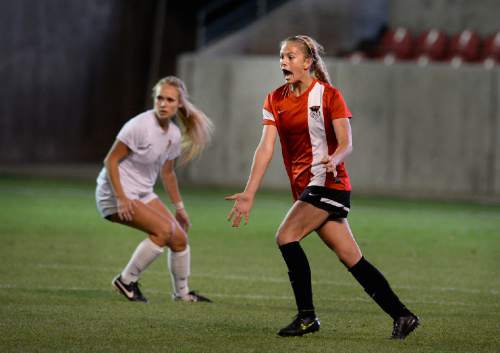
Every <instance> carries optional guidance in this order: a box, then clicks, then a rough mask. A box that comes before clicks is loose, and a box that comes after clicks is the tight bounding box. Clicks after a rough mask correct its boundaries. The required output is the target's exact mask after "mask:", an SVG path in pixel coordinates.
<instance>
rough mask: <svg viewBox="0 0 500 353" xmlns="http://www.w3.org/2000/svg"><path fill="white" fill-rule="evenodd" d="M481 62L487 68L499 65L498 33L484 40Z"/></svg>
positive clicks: (499, 35)
mask: <svg viewBox="0 0 500 353" xmlns="http://www.w3.org/2000/svg"><path fill="white" fill-rule="evenodd" d="M481 60H482V61H483V63H484V65H486V66H489V67H493V66H494V65H495V64H496V65H499V64H500V31H498V32H496V33H493V34H492V35H490V36H489V37H487V38H486V39H485V40H484V43H483V48H482V50H481Z"/></svg>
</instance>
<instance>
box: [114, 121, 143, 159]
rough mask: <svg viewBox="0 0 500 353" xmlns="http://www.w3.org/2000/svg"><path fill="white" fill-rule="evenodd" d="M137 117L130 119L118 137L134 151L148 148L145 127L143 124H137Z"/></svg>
mask: <svg viewBox="0 0 500 353" xmlns="http://www.w3.org/2000/svg"><path fill="white" fill-rule="evenodd" d="M136 122H137V121H136V120H135V119H132V120H129V121H128V122H127V123H126V124H125V125H123V127H122V129H121V130H120V132H119V133H118V136H117V137H116V138H117V139H118V140H120V141H121V142H123V143H124V144H126V145H127V147H128V148H130V149H131V150H132V151H133V152H136V153H137V152H138V151H139V150H142V149H144V148H147V141H146V138H145V136H144V129H143V128H142V126H141V124H137V123H136Z"/></svg>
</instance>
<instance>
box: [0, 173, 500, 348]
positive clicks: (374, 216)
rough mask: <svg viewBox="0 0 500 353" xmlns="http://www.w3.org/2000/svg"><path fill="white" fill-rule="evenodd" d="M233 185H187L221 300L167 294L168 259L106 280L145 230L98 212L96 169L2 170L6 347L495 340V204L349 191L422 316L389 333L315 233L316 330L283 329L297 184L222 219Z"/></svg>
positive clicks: (463, 344)
mask: <svg viewBox="0 0 500 353" xmlns="http://www.w3.org/2000/svg"><path fill="white" fill-rule="evenodd" d="M234 191H237V190H218V189H200V188H193V189H190V188H188V187H184V188H183V195H184V199H185V203H186V205H187V209H188V212H189V213H190V216H191V220H192V223H193V228H192V230H191V232H190V243H191V247H192V276H191V280H190V287H191V288H192V289H197V290H199V291H200V293H202V294H205V295H207V296H208V297H210V298H212V299H213V300H214V303H213V304H204V303H198V304H187V303H179V302H173V301H171V299H170V292H171V287H170V278H169V275H168V272H167V270H166V260H165V258H161V259H159V260H157V261H156V262H155V263H153V264H152V266H151V267H150V268H149V269H148V270H147V271H146V272H145V273H144V275H143V276H142V278H141V284H142V289H143V292H144V294H145V295H146V296H147V297H148V299H149V300H150V303H149V304H147V305H144V304H140V303H130V302H127V301H125V300H124V299H123V298H122V297H120V296H119V295H118V294H116V293H114V292H113V290H112V288H111V286H110V281H111V279H112V277H113V276H114V275H115V274H116V273H118V272H119V271H120V270H121V268H122V267H123V266H124V265H125V264H126V262H127V261H128V259H129V257H130V255H131V253H132V251H133V250H134V249H135V247H136V245H137V244H138V242H139V241H140V240H141V239H142V238H143V236H142V235H141V234H140V233H139V232H138V231H136V230H133V229H129V228H127V227H123V226H119V225H115V224H111V223H109V222H106V221H104V220H101V219H100V217H99V216H98V214H97V211H96V210H95V203H94V197H93V192H94V185H93V183H88V182H70V181H64V180H51V179H41V180H40V179H35V178H13V177H0V207H1V212H0V240H1V247H0V259H1V263H0V265H1V266H0V352H23V353H25V352H351V353H352V352H455V353H456V352H498V351H500V348H499V347H500V339H499V333H500V300H499V299H500V294H499V292H500V207H499V206H482V205H473V204H466V203H443V202H423V201H418V202H417V201H402V200H395V199H375V198H354V200H353V208H352V212H351V215H350V216H349V217H350V222H351V227H352V229H353V231H354V233H355V235H356V237H357V240H358V243H359V244H360V246H361V248H362V250H363V252H364V255H365V256H366V257H367V258H368V259H369V260H370V261H371V262H372V263H374V264H375V265H376V266H377V267H378V268H379V269H380V270H381V271H382V272H383V273H384V274H385V275H386V277H387V278H388V279H389V281H390V283H391V285H392V286H393V288H394V289H395V290H396V292H397V293H398V294H399V295H400V297H401V298H402V300H403V301H404V302H405V303H406V304H407V305H408V307H409V308H410V309H411V310H413V311H415V312H416V313H417V314H418V315H420V317H421V318H422V325H421V327H419V328H418V329H417V331H416V332H414V333H413V334H411V335H410V336H409V337H408V338H407V339H406V340H404V341H393V340H388V339H387V337H388V336H389V335H390V331H391V328H392V323H391V320H390V319H389V318H388V317H387V316H386V315H385V314H384V313H383V312H382V311H381V310H380V309H379V308H378V307H377V306H376V305H375V304H374V303H373V302H372V301H371V299H370V298H368V296H367V295H366V294H365V293H364V292H363V290H362V289H361V288H360V287H359V285H358V284H357V283H356V282H355V281H354V279H353V278H352V277H351V276H350V275H349V273H348V272H347V271H346V270H345V268H344V267H343V266H342V265H341V264H340V263H339V262H338V260H337V259H336V257H335V255H334V254H333V253H331V252H330V251H329V250H328V249H327V248H326V246H324V245H323V243H322V242H321V241H320V240H319V239H318V238H317V236H315V235H314V234H312V235H311V236H309V237H308V238H307V239H305V240H304V241H303V242H302V244H303V246H304V248H305V250H306V253H307V254H308V257H309V260H310V263H311V268H312V273H313V290H314V295H315V305H316V310H317V313H318V316H319V317H320V320H321V322H322V326H321V330H320V331H319V332H318V333H315V334H313V335H308V336H305V337H303V338H286V339H284V338H279V337H277V336H276V335H275V333H276V331H277V330H278V329H279V328H281V327H282V326H284V325H285V324H288V323H289V321H290V320H291V319H292V316H293V314H294V301H293V298H292V296H291V289H290V285H289V283H288V277H287V274H286V268H285V265H284V263H283V261H282V259H281V256H280V254H279V251H278V249H277V248H276V246H275V244H274V232H275V230H276V228H277V227H278V225H279V223H280V222H281V219H282V218H283V216H284V214H285V213H286V211H287V209H288V207H289V206H290V198H289V195H288V193H286V192H283V193H278V192H262V193H259V195H258V198H257V201H256V204H255V206H254V209H253V211H252V214H251V218H250V223H249V224H248V225H247V226H243V227H242V228H241V229H233V228H231V227H230V225H229V224H228V223H227V221H226V220H225V217H226V214H227V213H228V211H229V209H230V207H231V204H230V203H229V202H226V201H224V199H223V196H224V195H225V194H228V193H230V192H234Z"/></svg>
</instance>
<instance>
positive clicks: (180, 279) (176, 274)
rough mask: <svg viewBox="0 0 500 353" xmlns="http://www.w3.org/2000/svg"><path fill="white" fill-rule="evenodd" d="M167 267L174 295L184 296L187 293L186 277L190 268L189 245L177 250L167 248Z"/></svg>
mask: <svg viewBox="0 0 500 353" xmlns="http://www.w3.org/2000/svg"><path fill="white" fill-rule="evenodd" d="M168 268H169V270H170V275H171V276H172V287H173V289H174V293H175V295H176V296H178V297H184V296H186V295H187V294H188V293H189V286H188V277H189V274H190V269H191V251H190V248H189V245H187V246H186V249H184V250H183V251H179V252H173V251H172V250H170V249H168Z"/></svg>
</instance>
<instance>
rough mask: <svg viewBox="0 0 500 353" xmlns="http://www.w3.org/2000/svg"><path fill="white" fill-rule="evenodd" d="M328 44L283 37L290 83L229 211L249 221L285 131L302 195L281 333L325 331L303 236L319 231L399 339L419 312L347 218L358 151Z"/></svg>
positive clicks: (283, 247) (270, 112)
mask: <svg viewBox="0 0 500 353" xmlns="http://www.w3.org/2000/svg"><path fill="white" fill-rule="evenodd" d="M321 51H322V47H321V46H320V45H319V44H318V43H317V42H316V41H315V40H313V39H312V38H311V37H308V36H303V35H301V36H294V37H289V38H287V39H285V40H284V41H283V42H282V43H281V51H280V66H281V70H282V72H283V76H284V79H285V81H286V83H285V84H284V85H282V86H281V87H279V88H277V89H275V90H274V91H272V92H271V93H270V94H269V95H268V96H267V98H266V100H265V101H264V107H263V119H262V124H263V125H264V127H263V131H262V137H261V140H260V143H259V145H258V146H257V149H256V151H255V155H254V160H253V164H252V170H251V172H250V177H249V179H248V182H247V185H246V187H245V190H244V191H243V192H242V193H238V194H235V195H232V196H228V197H227V199H229V200H235V203H234V207H233V208H232V210H231V211H230V213H229V215H228V219H229V220H231V221H232V225H233V226H234V227H238V226H239V225H240V223H241V220H242V218H244V219H245V223H247V222H248V216H249V213H250V209H251V208H252V205H253V200H254V197H255V193H256V192H257V189H258V188H259V185H260V182H261V180H262V178H263V176H264V173H265V172H266V169H267V166H268V165H269V163H270V161H271V158H272V156H273V150H274V143H275V140H276V138H277V137H278V136H279V139H280V142H281V149H282V153H283V161H284V163H285V168H286V171H287V173H288V176H289V179H290V184H291V189H292V196H293V198H294V200H295V202H294V204H293V206H292V208H291V209H290V211H289V212H288V214H287V215H286V216H285V219H284V220H283V222H282V223H281V226H280V228H279V229H278V232H277V234H276V242H277V243H278V246H279V249H280V251H281V253H282V255H283V259H284V260H285V263H286V265H287V267H288V271H289V272H288V274H289V277H290V283H291V285H292V289H293V293H294V295H295V302H296V304H297V311H298V314H297V316H296V317H295V319H294V320H293V321H292V323H291V324H289V325H288V326H286V327H284V328H282V329H281V330H279V332H278V334H279V335H280V336H302V335H304V334H307V333H311V332H315V331H318V330H319V328H320V323H319V320H318V318H317V317H316V314H315V311H314V305H313V297H312V287H311V271H310V268H309V262H308V259H307V257H306V254H305V253H304V251H303V249H302V247H301V246H300V241H301V240H302V239H303V238H304V237H306V236H307V235H308V234H309V233H311V232H312V231H315V232H316V233H317V234H318V235H319V237H320V238H321V239H322V240H323V242H324V243H325V244H326V245H327V246H328V247H329V248H330V249H332V250H333V251H334V252H335V253H336V254H337V256H338V258H339V259H340V261H341V262H342V263H343V264H344V265H345V266H346V267H347V269H348V270H349V272H350V273H351V274H352V275H353V276H354V278H355V279H356V280H357V281H358V282H359V283H360V284H361V286H362V287H363V288H364V289H365V291H366V292H367V293H368V294H369V295H370V297H372V298H373V299H374V300H375V302H376V303H377V304H378V305H379V306H380V307H381V308H382V309H383V310H384V311H385V312H386V313H387V314H388V315H390V316H391V317H392V319H393V331H392V338H396V339H404V338H405V337H406V336H407V335H408V334H409V333H410V332H412V331H413V330H414V329H415V328H416V327H417V326H418V324H419V318H418V317H417V316H415V315H414V314H413V313H411V312H410V311H409V310H408V309H407V308H406V307H405V306H404V305H403V303H401V301H400V300H399V298H398V297H397V295H396V294H395V293H394V292H393V291H392V289H391V287H390V286H389V283H388V282H387V280H386V279H385V278H384V276H383V275H382V274H381V273H380V272H379V271H378V270H377V269H376V268H375V267H374V266H373V265H372V264H371V263H370V262H368V261H367V260H366V259H365V258H364V257H363V256H362V254H361V250H360V249H359V247H358V245H357V243H356V241H355V240H354V236H353V234H352V232H351V229H350V227H349V223H348V222H347V215H348V213H349V210H350V191H351V183H350V180H349V175H348V173H347V170H346V168H345V165H344V162H343V161H344V159H345V157H346V156H347V155H348V154H349V153H350V152H351V150H352V137H351V125H350V122H349V120H350V119H351V112H350V110H349V108H348V107H347V104H346V103H345V101H344V99H343V97H342V94H341V93H340V91H339V90H337V89H336V88H335V87H333V86H332V85H331V84H330V79H329V76H328V72H327V71H326V69H325V66H324V63H323V60H322V58H321V55H320V54H321Z"/></svg>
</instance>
